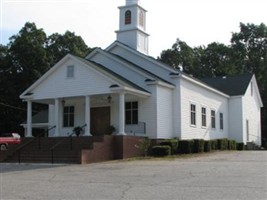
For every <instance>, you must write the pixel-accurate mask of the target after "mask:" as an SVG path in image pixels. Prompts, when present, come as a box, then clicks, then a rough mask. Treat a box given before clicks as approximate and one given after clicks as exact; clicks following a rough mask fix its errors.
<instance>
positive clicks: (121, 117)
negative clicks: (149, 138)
mask: <svg viewBox="0 0 267 200" xmlns="http://www.w3.org/2000/svg"><path fill="white" fill-rule="evenodd" d="M118 134H119V135H126V134H125V94H124V93H120V96H119V133H118Z"/></svg>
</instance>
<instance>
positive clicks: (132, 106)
mask: <svg viewBox="0 0 267 200" xmlns="http://www.w3.org/2000/svg"><path fill="white" fill-rule="evenodd" d="M125 122H126V124H138V102H137V101H135V102H126V103H125Z"/></svg>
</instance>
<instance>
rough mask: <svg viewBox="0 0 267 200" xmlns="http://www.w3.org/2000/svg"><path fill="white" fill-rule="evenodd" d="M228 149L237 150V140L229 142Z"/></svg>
mask: <svg viewBox="0 0 267 200" xmlns="http://www.w3.org/2000/svg"><path fill="white" fill-rule="evenodd" d="M228 149H229V150H236V141H235V140H228Z"/></svg>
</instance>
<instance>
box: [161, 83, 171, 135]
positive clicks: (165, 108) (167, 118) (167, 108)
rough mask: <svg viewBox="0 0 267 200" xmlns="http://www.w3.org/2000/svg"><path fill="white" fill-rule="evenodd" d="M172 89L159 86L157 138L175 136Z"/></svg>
mask: <svg viewBox="0 0 267 200" xmlns="http://www.w3.org/2000/svg"><path fill="white" fill-rule="evenodd" d="M172 92H173V91H172V89H169V88H165V87H161V86H157V118H158V119H157V126H158V134H157V138H173V137H174V133H173V109H172V106H173V102H172V100H173V97H172V95H173V94H172Z"/></svg>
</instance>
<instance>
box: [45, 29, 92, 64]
mask: <svg viewBox="0 0 267 200" xmlns="http://www.w3.org/2000/svg"><path fill="white" fill-rule="evenodd" d="M46 47H47V51H48V53H49V55H50V56H51V58H52V64H55V63H56V62H58V61H59V60H60V59H62V58H63V57H64V56H65V55H67V54H68V53H72V54H74V55H76V56H80V57H85V56H86V55H88V54H89V53H90V52H91V51H92V49H91V48H89V47H88V46H87V45H86V44H85V42H84V41H83V39H82V38H81V37H80V36H76V35H75V33H72V32H70V31H66V32H65V33H64V34H63V35H60V34H58V33H54V34H52V35H51V36H49V37H48V38H47V41H46Z"/></svg>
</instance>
